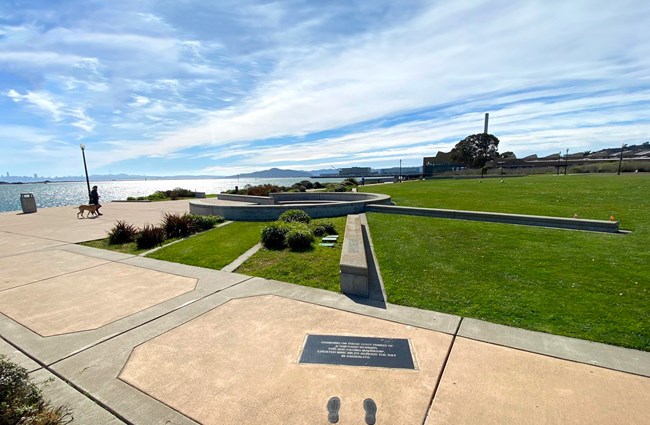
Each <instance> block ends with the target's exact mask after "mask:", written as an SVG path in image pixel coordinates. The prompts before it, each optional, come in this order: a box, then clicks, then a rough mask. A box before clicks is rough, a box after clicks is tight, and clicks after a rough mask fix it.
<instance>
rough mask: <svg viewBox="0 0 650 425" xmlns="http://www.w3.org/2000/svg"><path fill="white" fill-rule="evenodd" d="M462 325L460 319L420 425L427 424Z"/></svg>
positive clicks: (461, 319)
mask: <svg viewBox="0 0 650 425" xmlns="http://www.w3.org/2000/svg"><path fill="white" fill-rule="evenodd" d="M462 323H463V318H462V317H461V318H460V321H459V322H458V326H457V327H456V332H454V334H453V335H452V337H451V342H450V343H449V348H448V349H447V355H446V356H445V361H444V362H443V363H442V367H441V368H440V373H439V374H438V379H437V380H436V386H435V387H434V388H433V393H432V394H431V400H429V406H428V407H427V413H426V414H425V415H424V419H422V425H425V424H426V423H427V419H428V418H429V412H430V411H431V406H433V402H434V401H435V399H436V394H437V393H438V388H440V383H441V382H442V377H443V375H444V374H445V369H446V368H447V362H449V357H450V356H451V350H452V349H453V348H454V343H455V342H456V337H457V336H458V331H459V330H460V325H461V324H462Z"/></svg>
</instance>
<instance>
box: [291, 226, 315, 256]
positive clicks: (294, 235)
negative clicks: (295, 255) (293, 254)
mask: <svg viewBox="0 0 650 425" xmlns="http://www.w3.org/2000/svg"><path fill="white" fill-rule="evenodd" d="M286 242H287V245H288V246H289V249H291V250H292V251H305V250H307V249H309V248H311V244H312V243H313V242H314V236H313V235H312V234H311V232H310V231H309V227H307V225H305V224H303V223H292V224H291V228H290V230H289V232H287V235H286Z"/></svg>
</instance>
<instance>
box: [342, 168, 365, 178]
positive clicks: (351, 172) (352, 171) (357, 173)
mask: <svg viewBox="0 0 650 425" xmlns="http://www.w3.org/2000/svg"><path fill="white" fill-rule="evenodd" d="M371 174H372V169H371V168H370V167H350V168H341V172H340V173H339V175H340V176H341V177H362V176H370V175H371Z"/></svg>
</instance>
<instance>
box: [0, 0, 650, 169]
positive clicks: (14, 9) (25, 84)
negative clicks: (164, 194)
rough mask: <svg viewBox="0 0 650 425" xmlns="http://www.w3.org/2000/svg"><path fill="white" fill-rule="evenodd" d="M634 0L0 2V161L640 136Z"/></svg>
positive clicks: (639, 25)
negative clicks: (475, 137)
mask: <svg viewBox="0 0 650 425" xmlns="http://www.w3.org/2000/svg"><path fill="white" fill-rule="evenodd" d="M648 22H650V3H649V2H645V1H641V0H621V1H619V2H610V1H603V0H576V1H572V2H538V1H532V0H530V1H522V2H501V1H496V0H479V1H474V2H454V1H450V0H447V1H436V2H432V1H429V0H414V1H409V2H395V1H389V0H353V1H350V0H331V1H327V2H302V1H298V0H284V1H275V2H268V1H263V0H238V1H236V2H235V1H219V2H206V1H200V0H187V1H183V2H148V1H145V2H131V1H126V0H117V1H112V2H91V3H88V2H86V1H84V2H82V1H81V0H70V1H66V2H51V1H46V0H34V1H30V2H15V1H5V2H2V3H0V110H2V114H0V157H1V158H3V160H2V162H1V164H3V165H4V167H2V165H0V167H1V168H0V169H3V168H4V169H7V171H8V172H9V173H10V175H12V176H20V175H23V176H31V175H34V173H36V174H37V175H38V176H46V177H47V176H49V177H53V176H73V175H83V174H84V170H83V163H82V158H81V150H80V147H79V145H80V144H84V145H85V146H86V150H85V154H86V159H87V162H88V168H89V172H90V173H91V174H120V173H127V174H139V175H206V174H211V175H215V176H226V175H236V174H239V173H246V172H251V171H255V170H260V169H266V168H271V167H277V168H286V169H293V170H314V169H326V168H342V167H350V166H366V167H368V166H370V167H373V168H387V167H393V166H395V165H396V164H398V162H399V160H402V162H403V164H405V165H406V164H409V165H417V164H419V163H420V161H421V158H422V157H425V156H432V155H435V154H436V152H437V151H445V152H448V151H449V150H450V149H451V148H452V147H453V146H454V145H455V144H456V143H457V142H458V141H459V140H461V139H463V138H464V137H466V136H468V135H470V134H475V133H480V132H482V131H483V117H484V114H485V113H486V112H489V113H490V126H489V132H490V133H492V134H494V135H496V136H497V137H498V138H499V139H500V141H501V144H500V145H499V151H500V152H505V151H513V152H515V153H516V154H517V156H519V157H523V156H527V155H529V154H533V153H536V154H539V155H547V154H550V153H554V152H559V151H562V152H564V151H565V150H566V149H567V148H569V149H570V150H571V152H580V151H586V150H593V151H595V150H599V149H601V148H605V147H612V146H620V145H621V144H623V143H626V144H639V143H643V142H644V141H647V140H648V138H649V137H650V79H648V70H650V39H649V38H648V37H647V36H646V34H647V28H646V27H647V24H648Z"/></svg>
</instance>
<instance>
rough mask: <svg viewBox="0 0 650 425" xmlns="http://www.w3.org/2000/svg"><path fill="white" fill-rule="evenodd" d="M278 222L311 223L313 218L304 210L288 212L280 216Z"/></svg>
mask: <svg viewBox="0 0 650 425" xmlns="http://www.w3.org/2000/svg"><path fill="white" fill-rule="evenodd" d="M278 220H280V221H284V222H285V223H294V222H297V223H309V222H310V221H311V217H309V214H307V213H306V212H304V211H303V210H287V211H285V212H283V213H282V215H280V218H279V219H278Z"/></svg>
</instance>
